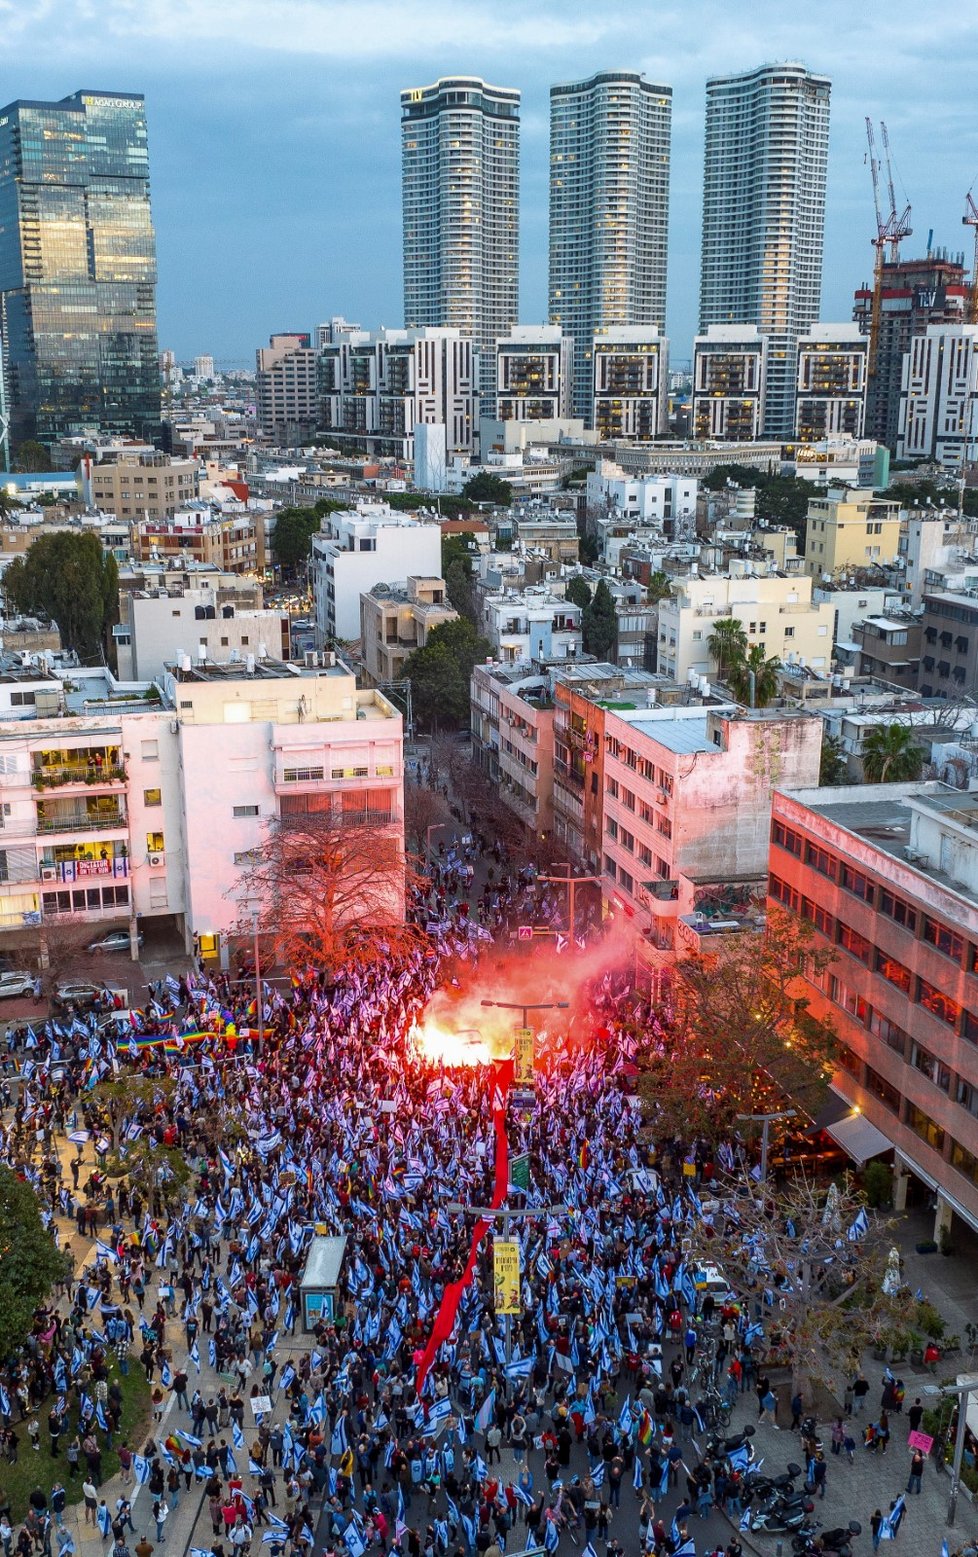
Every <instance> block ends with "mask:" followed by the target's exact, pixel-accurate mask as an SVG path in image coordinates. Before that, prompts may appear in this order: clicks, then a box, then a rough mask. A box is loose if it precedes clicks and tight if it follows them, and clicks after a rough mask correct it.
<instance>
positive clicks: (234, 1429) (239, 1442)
mask: <svg viewBox="0 0 978 1557" xmlns="http://www.w3.org/2000/svg"><path fill="white" fill-rule="evenodd" d="M244 1441H245V1436H244V1433H243V1432H242V1431H241V1428H240V1427H239V1426H238V1423H237V1422H232V1423H231V1442H232V1443H233V1444H234V1447H235V1448H236V1449H243V1448H244Z"/></svg>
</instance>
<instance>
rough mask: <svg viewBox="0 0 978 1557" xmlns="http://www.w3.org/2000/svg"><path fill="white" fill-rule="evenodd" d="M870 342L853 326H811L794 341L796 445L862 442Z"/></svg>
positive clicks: (856, 326) (857, 327)
mask: <svg viewBox="0 0 978 1557" xmlns="http://www.w3.org/2000/svg"><path fill="white" fill-rule="evenodd" d="M868 353H869V341H868V339H867V337H866V336H865V335H863V333H862V331H861V330H860V328H859V326H858V325H856V324H814V325H812V327H811V329H809V330H806V331H805V333H804V335H800V336H799V337H798V372H797V378H796V381H795V425H794V433H795V437H796V439H797V440H798V441H799V443H818V442H820V441H821V440H822V439H823V438H837V437H842V438H861V437H862V435H863V428H864V426H865V422H866V369H867V365H868Z"/></svg>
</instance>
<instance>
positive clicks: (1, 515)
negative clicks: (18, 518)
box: [0, 487, 20, 519]
mask: <svg viewBox="0 0 978 1557" xmlns="http://www.w3.org/2000/svg"><path fill="white" fill-rule="evenodd" d="M19 507H20V504H19V503H18V502H17V500H16V498H13V497H11V496H10V494H9V493H8V492H7V490H6V489H5V488H4V487H0V519H6V518H7V517H8V515H10V514H12V513H13V511H14V509H15V508H19Z"/></svg>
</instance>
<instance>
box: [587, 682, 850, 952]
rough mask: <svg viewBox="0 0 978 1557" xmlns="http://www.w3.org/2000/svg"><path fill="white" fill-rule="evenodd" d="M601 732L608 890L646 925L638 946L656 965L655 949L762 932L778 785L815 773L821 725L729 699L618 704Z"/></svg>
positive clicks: (609, 897) (694, 947)
mask: <svg viewBox="0 0 978 1557" xmlns="http://www.w3.org/2000/svg"><path fill="white" fill-rule="evenodd" d="M604 730H605V738H604V748H605V750H604V770H603V784H604V794H603V806H604V816H603V837H602V858H601V872H602V878H603V879H602V885H601V890H602V894H603V896H604V899H605V902H606V903H607V904H608V905H609V906H610V907H611V908H612V909H615V910H618V911H623V912H624V913H625V914H626V915H627V916H628V917H629V918H632V919H634V920H635V921H636V922H637V924H638V928H639V930H640V931H641V933H642V937H643V939H642V941H640V943H639V946H640V950H641V951H642V952H645V953H646V954H647V955H648V959H649V960H650V961H651V962H652V963H653V964H655V963H656V962H657V961H659V960H661V959H656V957H655V953H656V952H657V951H658V952H670V953H677V954H678V955H680V956H682V955H688V954H689V953H690V952H697V951H703V950H708V949H709V946H708V938H709V935H710V934H711V933H714V927H715V931H723V930H726V931H727V932H729V931H731V930H733V931H737V930H740V929H742V928H743V929H745V930H746V931H748V932H750V931H751V930H754V929H756V928H759V925H760V923H761V922H762V921H761V919H760V916H761V915H762V914H763V912H764V898H765V892H764V884H765V882H766V876H767V860H768V847H769V835H770V828H771V795H772V791H773V790H774V788H775V786H776V785H778V786H780V785H782V784H783V785H784V786H785V788H789V787H790V788H794V787H795V786H801V785H803V784H805V783H807V782H810V781H811V778H812V777H813V776H816V775H817V774H818V770H819V758H820V755H821V748H822V724H821V720H820V719H819V718H818V717H817V716H816V715H809V714H804V713H800V712H797V711H795V710H791V711H788V710H783V709H776V710H762V711H752V712H750V713H748V712H747V711H746V710H744V709H738V708H735V707H734V706H733V705H731V704H726V705H720V706H716V707H712V708H702V707H699V708H696V707H691V708H679V707H677V708H656V709H644V710H636V711H635V712H630V711H626V712H617V711H612V710H610V709H609V710H608V712H607V714H606V715H605V726H604ZM752 904H753V905H754V911H753V912H752ZM730 910H732V911H730Z"/></svg>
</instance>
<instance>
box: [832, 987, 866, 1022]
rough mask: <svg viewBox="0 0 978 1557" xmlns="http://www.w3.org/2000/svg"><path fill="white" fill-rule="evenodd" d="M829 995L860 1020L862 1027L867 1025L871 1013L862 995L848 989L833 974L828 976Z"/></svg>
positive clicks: (838, 1004)
mask: <svg viewBox="0 0 978 1557" xmlns="http://www.w3.org/2000/svg"><path fill="white" fill-rule="evenodd" d="M829 997H830V999H832V1000H834V1001H835V1003H836V1005H837V1006H841V1007H842V1009H843V1011H848V1013H849V1015H850V1016H854V1017H855V1018H856V1020H857V1021H858V1022H861V1023H862V1025H863V1027H868V1026H869V1022H870V1017H871V1014H872V1013H871V1011H870V1008H869V1006H868V1005H867V1003H866V1001H865V1000H864V999H863V997H862V995H859V994H857V993H856V991H855V990H853V989H849V988H848V986H847V985H845V984H843V983H842V980H841V979H837V978H836V977H835V976H834V975H832V976H830V978H829Z"/></svg>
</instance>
